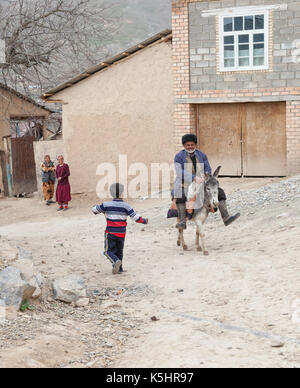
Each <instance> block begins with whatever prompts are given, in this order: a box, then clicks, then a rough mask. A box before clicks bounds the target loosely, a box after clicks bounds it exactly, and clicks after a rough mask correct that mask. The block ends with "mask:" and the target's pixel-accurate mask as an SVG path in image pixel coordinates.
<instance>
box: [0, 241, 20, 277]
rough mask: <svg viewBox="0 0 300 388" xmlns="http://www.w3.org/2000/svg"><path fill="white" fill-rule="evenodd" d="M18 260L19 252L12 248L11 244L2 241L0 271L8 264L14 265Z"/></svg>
mask: <svg viewBox="0 0 300 388" xmlns="http://www.w3.org/2000/svg"><path fill="white" fill-rule="evenodd" d="M17 259H18V250H17V249H15V248H13V247H11V246H10V245H9V243H7V242H4V241H1V247H0V270H1V269H4V268H5V266H7V264H10V263H13V262H14V261H15V260H17Z"/></svg>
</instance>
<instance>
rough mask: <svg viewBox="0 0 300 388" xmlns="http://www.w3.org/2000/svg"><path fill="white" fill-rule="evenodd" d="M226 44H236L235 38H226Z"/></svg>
mask: <svg viewBox="0 0 300 388" xmlns="http://www.w3.org/2000/svg"><path fill="white" fill-rule="evenodd" d="M224 44H234V36H224Z"/></svg>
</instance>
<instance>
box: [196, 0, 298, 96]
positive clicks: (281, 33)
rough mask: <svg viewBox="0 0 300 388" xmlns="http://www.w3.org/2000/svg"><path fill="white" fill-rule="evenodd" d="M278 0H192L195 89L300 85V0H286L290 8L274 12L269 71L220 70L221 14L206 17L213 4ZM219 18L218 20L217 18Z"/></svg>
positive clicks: (256, 3) (245, 3)
mask: <svg viewBox="0 0 300 388" xmlns="http://www.w3.org/2000/svg"><path fill="white" fill-rule="evenodd" d="M278 3H279V2H278V1H276V0H272V1H269V0H259V1H257V0H243V1H241V0H221V1H203V2H199V1H198V2H189V4H188V19H189V47H190V75H191V77H190V87H191V89H192V90H210V89H211V90H215V89H217V90H219V89H247V88H251V89H252V88H258V87H263V88H269V87H270V88H273V87H274V88H277V87H283V88H285V87H300V78H297V71H300V70H299V69H300V1H294V0H284V1H283V3H286V4H287V5H288V9H287V10H286V11H283V10H274V11H271V12H270V16H271V17H270V22H269V32H270V39H269V65H270V69H269V70H267V71H265V72H264V71H250V72H247V73H245V72H241V73H236V72H231V73H228V72H226V73H220V72H219V69H218V63H219V60H220V58H219V50H218V44H219V43H218V39H219V34H218V18H216V17H214V16H211V17H202V11H205V10H209V9H212V8H229V7H237V6H239V7H240V6H254V5H271V4H278ZM216 19H217V20H216Z"/></svg>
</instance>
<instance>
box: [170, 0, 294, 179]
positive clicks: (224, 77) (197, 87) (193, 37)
mask: <svg viewBox="0 0 300 388" xmlns="http://www.w3.org/2000/svg"><path fill="white" fill-rule="evenodd" d="M283 2H284V3H286V4H287V5H288V8H287V10H286V11H276V10H273V11H271V12H270V13H271V17H270V26H269V27H270V28H271V27H272V34H271V35H270V36H271V38H270V42H269V47H270V52H269V57H270V58H269V60H270V64H271V67H270V69H269V70H267V71H252V72H250V71H245V72H230V73H228V72H226V73H223V74H221V73H220V72H219V71H218V62H219V57H218V43H217V36H218V23H217V20H216V19H217V18H216V17H212V18H202V17H201V12H202V11H203V10H205V9H215V8H230V7H242V6H249V5H265V4H267V5H273V4H279V3H280V4H281V3H282V2H278V1H276V0H220V1H216V0H210V1H208V0H205V1H201V0H173V1H172V8H173V12H172V15H173V16H172V24H173V27H172V28H173V74H174V95H175V101H176V104H177V105H176V108H175V122H174V124H175V134H174V135H175V142H176V147H177V149H180V148H181V137H182V136H183V135H184V134H185V133H188V132H191V133H195V132H196V114H195V111H196V104H201V103H208V102H210V101H211V103H215V102H251V101H286V105H287V165H288V173H289V174H294V173H299V172H300V118H299V117H300V113H299V104H300V83H299V80H300V62H299V63H297V62H298V61H299V58H300V46H299V48H298V45H300V43H299V41H300V19H299V17H300V16H299V15H300V1H299V0H298V1H295V0H283ZM202 19H205V20H202ZM276 24H277V27H276Z"/></svg>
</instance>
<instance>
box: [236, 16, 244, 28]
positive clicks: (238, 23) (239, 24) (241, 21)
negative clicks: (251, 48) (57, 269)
mask: <svg viewBox="0 0 300 388" xmlns="http://www.w3.org/2000/svg"><path fill="white" fill-rule="evenodd" d="M243 24H244V18H243V17H242V16H241V17H240V16H238V17H235V18H234V31H243V29H244V26H243Z"/></svg>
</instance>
